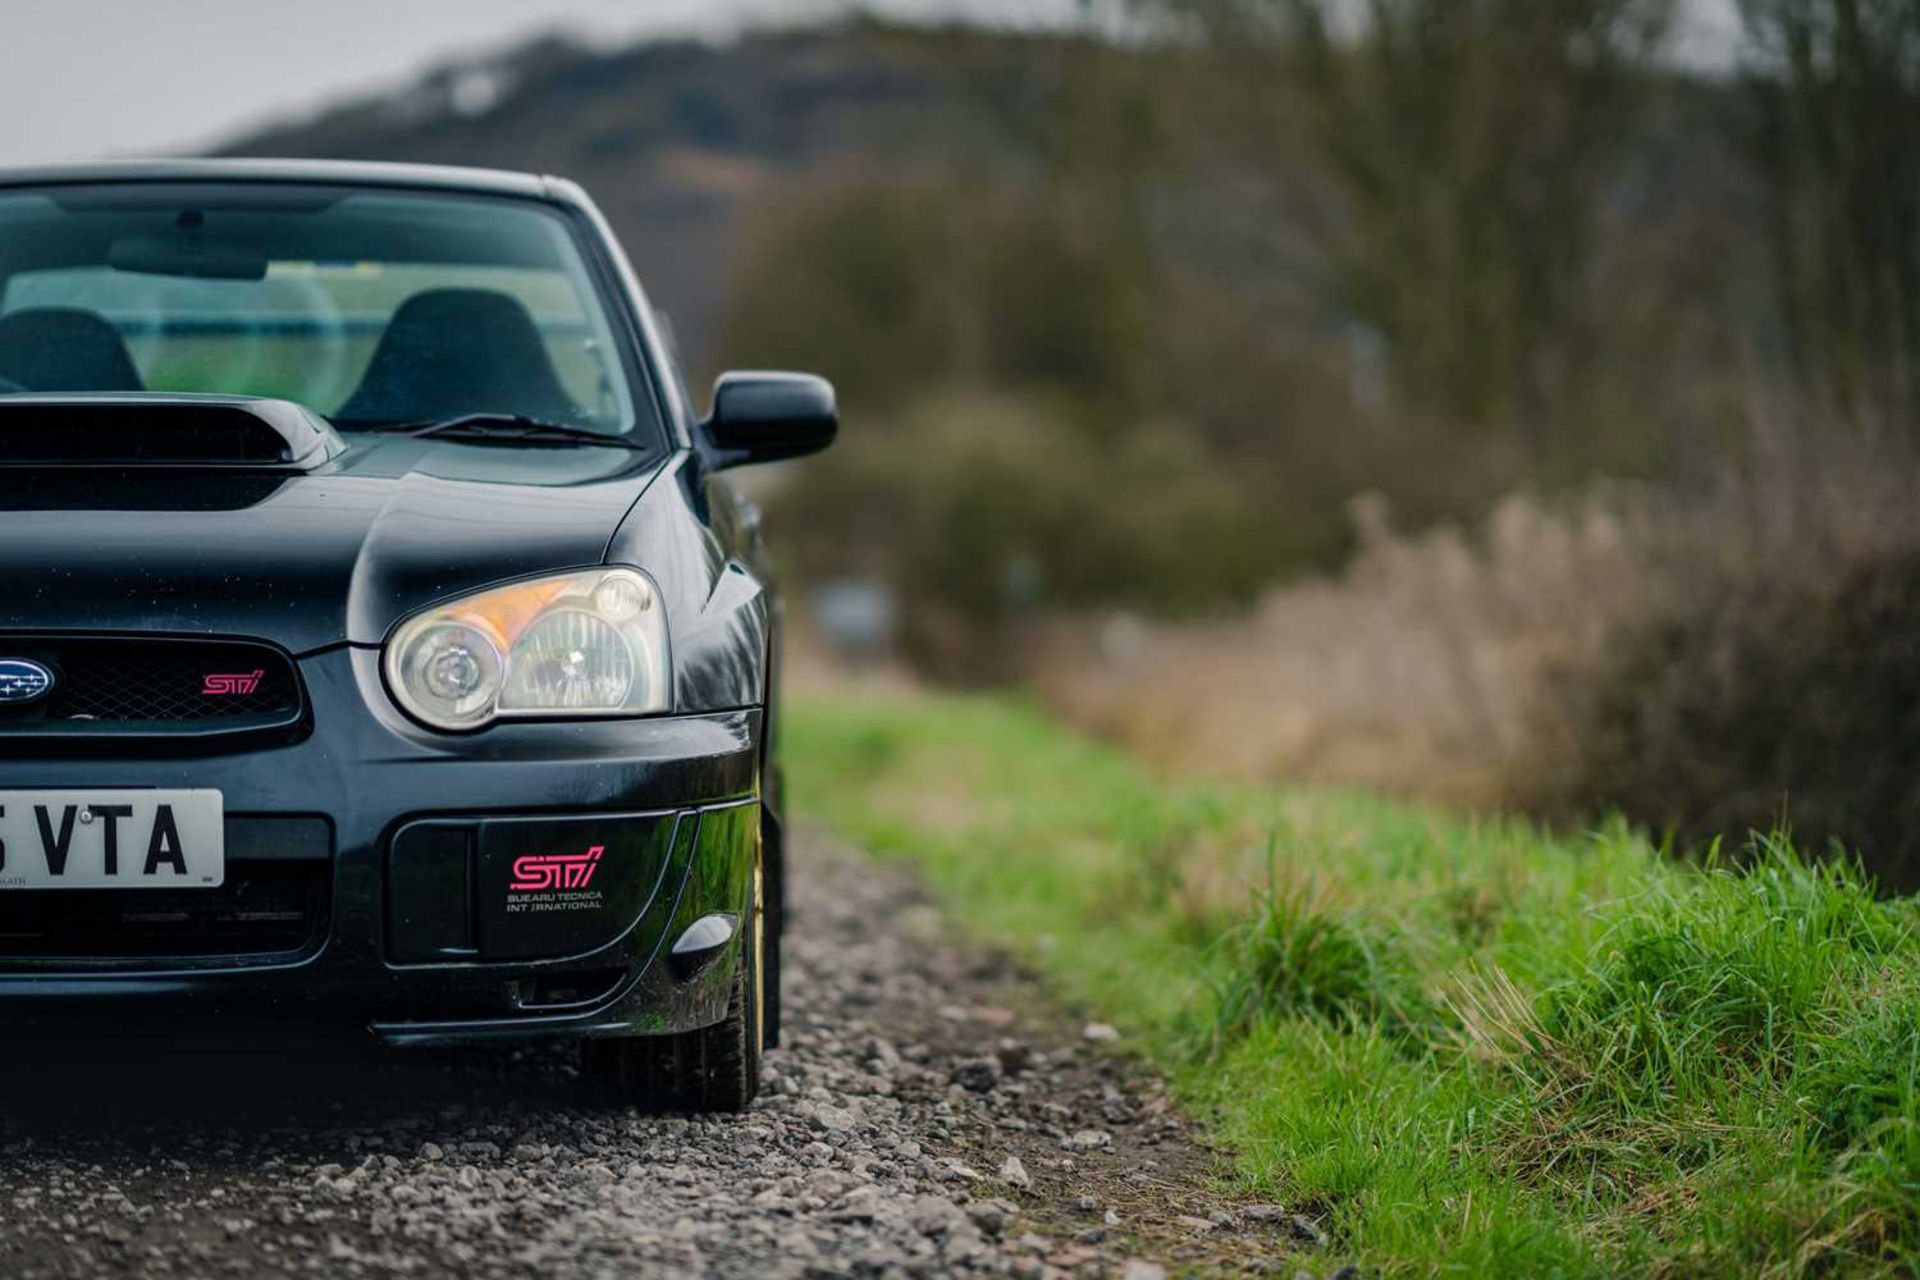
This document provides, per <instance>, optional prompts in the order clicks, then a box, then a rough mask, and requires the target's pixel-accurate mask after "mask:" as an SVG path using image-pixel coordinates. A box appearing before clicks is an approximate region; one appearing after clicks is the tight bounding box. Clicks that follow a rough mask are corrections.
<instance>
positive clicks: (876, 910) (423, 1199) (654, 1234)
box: [0, 832, 1317, 1280]
mask: <svg viewBox="0 0 1920 1280" xmlns="http://www.w3.org/2000/svg"><path fill="white" fill-rule="evenodd" d="M799 844H800V851H799V854H798V857H797V860H796V863H797V864H796V867H795V869H794V875H793V881H794V887H795V894H796V901H795V904H794V906H795V910H794V920H793V927H792V930H791V932H790V935H789V941H788V946H789V952H788V957H789V959H788V967H787V975H788V976H787V981H788V991H789V1001H788V1035H787V1044H786V1046H785V1047H784V1048H782V1049H780V1050H778V1051H776V1052H775V1053H774V1054H773V1055H772V1056H771V1057H770V1059H769V1063H768V1081H767V1089H766V1092H765V1095H764V1097H763V1099H762V1101H761V1102H760V1103H759V1104H758V1105H757V1106H756V1107H755V1108H754V1110H753V1112H752V1113H751V1114H749V1115H747V1116H744V1117H740V1118H729V1119H724V1120H706V1121H702V1120H687V1119H681V1118H673V1117H650V1116H645V1115H641V1114H639V1113H638V1112H635V1111H630V1110H628V1111H619V1110H607V1109H598V1110H596V1109H595V1108H593V1107H590V1106H585V1105H583V1104H582V1101H581V1098H580V1096H579V1094H578V1093H577V1091H576V1089H575V1082H574V1080H573V1077H572V1065H571V1061H570V1055H568V1054H567V1053H565V1052H563V1051H553V1050H540V1051H537V1052H521V1053H504V1052H493V1053H457V1054H432V1055H422V1054H395V1053H389V1052H384V1051H379V1050H374V1049H371V1048H368V1047H366V1046H364V1045H362V1044H361V1043H359V1042H358V1041H357V1040H355V1041H353V1042H351V1043H347V1042H342V1041H341V1040H339V1039H337V1038H336V1039H332V1040H311V1039H307V1040H303V1041H302V1042H300V1043H298V1044H291V1045H290V1044H289V1043H288V1042H287V1040H286V1039H285V1038H284V1037H281V1036H274V1037H268V1038H262V1039H261V1040H260V1041H258V1042H255V1041H239V1042H236V1041H234V1040H233V1039H232V1038H231V1036H229V1037H228V1038H227V1039H226V1040H224V1041H220V1042H208V1041H205V1040H197V1041H193V1042H186V1041H183V1040H182V1038H181V1037H180V1035H179V1034H178V1033H177V1032H175V1033H174V1034H171V1035H166V1036H160V1035H155V1034H152V1033H148V1034H145V1035H143V1036H142V1037H141V1038H140V1040H139V1041H138V1042H137V1043H136V1044H135V1045H134V1046H132V1047H129V1046H128V1045H127V1044H126V1043H125V1042H124V1041H122V1042H121V1043H120V1044H118V1045H117V1046H113V1047H108V1046H105V1045H103V1044H100V1043H98V1042H90V1041H87V1040H84V1039H76V1038H73V1037H67V1038H64V1039H62V1040H61V1041H60V1042H59V1043H57V1044H49V1043H46V1042H44V1041H41V1040H36V1041H34V1042H33V1043H29V1044H12V1043H7V1044H6V1045H5V1047H4V1051H3V1052H0V1276H7V1277H14V1278H17V1280H40V1278H43V1277H47V1278H50V1277H61V1278H66V1277H92V1276H102V1275H140V1276H152V1277H201V1276H245V1277H255V1276H277V1275H325V1276H366V1277H387V1276H423V1277H424V1276H441V1275H455V1276H475V1277H495V1276H515V1277H519V1276H538V1277H541V1278H542V1280H569V1278H571V1277H589V1276H590V1277H602V1276H605V1277H613V1276H633V1275H647V1276H740V1277H785V1276H793V1277H829V1276H860V1277H868V1276H873V1277H891V1276H939V1275H952V1274H958V1275H974V1274H980V1275H1013V1276H1031V1277H1053V1276H1068V1275H1102V1276H1104V1275H1119V1276H1125V1277H1128V1280H1151V1278H1152V1277H1156V1276H1159V1275H1162V1274H1179V1273H1182V1272H1186V1271H1190V1270H1199V1271H1202V1272H1208V1273H1213V1272H1220V1271H1228V1272H1237V1271H1257V1272H1259V1271H1273V1272H1276V1273H1278V1274H1281V1275H1285V1276H1289V1277H1291V1276H1294V1275H1296V1274H1297V1273H1299V1272H1300V1271H1302V1270H1305V1271H1307V1273H1308V1274H1313V1258H1312V1256H1311V1252H1310V1251H1311V1249H1312V1248H1313V1244H1314V1241H1315V1239H1316V1237H1317V1229H1316V1228H1315V1227H1314V1225H1313V1224H1312V1223H1311V1222H1309V1221H1307V1220H1306V1219H1304V1218H1299V1217H1295V1216H1293V1215H1290V1214H1288V1213H1286V1212H1285V1211H1283V1210H1282V1209H1280V1208H1279V1207H1277V1206H1272V1205H1237V1204H1232V1203H1229V1202H1228V1200H1227V1199H1226V1198H1225V1197H1224V1196H1223V1195H1222V1194H1221V1193H1220V1192H1219V1191H1218V1190H1217V1187H1216V1186H1215V1184H1214V1182H1213V1178H1214V1174H1215V1170H1214V1165H1213V1161H1212V1157H1211V1156H1209V1155H1207V1154H1206V1153H1204V1152H1202V1151H1200V1150H1199V1149H1197V1148H1196V1147H1195V1146H1194V1145H1193V1144H1192V1143H1191V1141H1190V1140H1189V1139H1188V1137H1187V1135H1186V1131H1185V1127H1184V1125H1183V1122H1182V1121H1181V1119H1180V1117H1179V1116H1178V1114H1177V1113H1176V1112H1175V1111H1174V1109H1173V1108H1172V1107H1171V1106H1170V1105H1169V1103H1168V1101H1167V1099H1166V1096H1165V1094H1164V1093H1163V1091H1162V1089H1161V1087H1160V1086H1159V1084H1158V1082H1157V1081H1155V1080H1154V1079H1153V1078H1152V1077H1151V1075H1150V1074H1148V1073H1147V1072H1146V1071H1145V1070H1144V1069H1143V1068H1142V1067H1140V1066H1139V1065H1138V1064H1136V1063H1134V1062H1132V1061H1131V1060H1129V1059H1127V1058H1126V1057H1124V1056H1123V1055H1122V1054H1120V1053H1118V1052H1116V1050H1117V1049H1121V1048H1124V1046H1117V1045H1115V1044H1113V1043H1111V1042H1110V1040H1109V1037H1108V1036H1107V1035H1106V1034H1105V1029H1104V1028H1098V1027H1095V1028H1084V1027H1083V1026H1082V1024H1080V1023H1078V1022H1071V1021H1069V1020H1067V1019H1066V1017H1065V1015H1063V1014H1061V1013H1060V1012H1058V1011H1057V1010H1054V1009H1052V1008H1050V1007H1049V1006H1048V1005H1047V1004H1046V1003H1045V1002H1044V1001H1043V1000H1041V999H1040V998H1039V996H1038V994H1037V993H1036V992H1035V990H1034V988H1033V984H1032V983H1031V982H1030V981H1028V980H1026V979H1025V978H1023V976H1022V975H1021V974H1019V973H1018V972H1017V971H1016V970H1014V969H1013V968H1012V967H1011V966H1009V965H1008V964H1006V963H1005V962H1004V960H1002V959H1000V958H997V957H995V956H992V955H988V954H983V953H982V952H980V951H979V950H978V949H975V948H969V947H966V946H963V945H960V944H958V943H956V941H955V940H954V938H953V936H952V935H951V933H950V932H949V931H948V929H947V927H946V926H945V924H944V923H943V921H942V919H941V917H940V916H939V914H938V913H937V912H936V911H935V910H934V909H933V908H932V907H931V906H929V905H928V904H927V902H926V900H925V899H924V897H923V896H922V895H921V894H920V892H919V891H918V890H917V888H916V886H915V882H914V880H913V878H912V876H911V875H910V874H909V873H908V872H906V871H904V870H902V869H900V868H895V867H890V866H879V867H877V866H875V865H874V864H873V863H871V862H868V861H867V860H866V859H865V858H863V857H862V856H861V855H859V854H858V853H856V852H854V851H851V850H849V849H846V848H845V847H843V846H840V845H838V844H836V843H835V842H834V841H833V840H831V839H830V838H828V837H826V836H824V835H823V834H821V833H819V832H807V833H805V834H804V836H803V838H802V840H801V841H800V842H799ZM1089 1033H1091V1034H1089ZM1302 1250H1307V1251H1308V1252H1306V1253H1302V1252H1301V1251H1302ZM1303 1264H1304V1265H1303Z"/></svg>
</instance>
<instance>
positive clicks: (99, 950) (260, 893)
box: [0, 860, 332, 966]
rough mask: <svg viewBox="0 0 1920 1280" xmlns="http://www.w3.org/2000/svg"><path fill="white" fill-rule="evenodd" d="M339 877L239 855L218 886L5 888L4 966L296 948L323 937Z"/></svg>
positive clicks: (262, 953)
mask: <svg viewBox="0 0 1920 1280" xmlns="http://www.w3.org/2000/svg"><path fill="white" fill-rule="evenodd" d="M331 879H332V866H331V864H330V863H327V862H291V861H277V860H276V861H242V860H234V861H230V862H228V864H227V872H226V883H225V884H223V885H221V886H220V887H219V888H218V889H91V890H90V889H56V890H49V891H38V890H33V891H29V890H10V891H7V892H0V966H3V965H4V963H5V962H6V961H8V960H122V959H135V958H137V959H139V960H140V961H142V962H143V963H153V962H164V961H166V960H169V959H192V958H198V957H208V956H223V957H236V958H238V957H248V958H270V957H278V956H290V955H295V954H298V953H300V952H303V951H306V950H308V949H310V948H311V947H313V946H315V945H317V943H318V942H319V940H320V939H321V937H322V936H323V933H324V930H325V927H326V918H327V902H328V896H329V886H330V883H331Z"/></svg>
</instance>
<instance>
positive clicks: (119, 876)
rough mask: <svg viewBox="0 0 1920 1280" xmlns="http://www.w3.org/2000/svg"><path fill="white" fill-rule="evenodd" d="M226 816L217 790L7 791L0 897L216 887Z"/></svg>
mask: <svg viewBox="0 0 1920 1280" xmlns="http://www.w3.org/2000/svg"><path fill="white" fill-rule="evenodd" d="M224 818H225V815H224V813H223V807H222V804H221V798H220V793H219V792H218V791H0V892H4V891H6V890H9V889H213V888H217V887H218V886H219V885H220V883H221V882H222V881H223V880H225V879H226V874H227V848H226V823H225V820H224Z"/></svg>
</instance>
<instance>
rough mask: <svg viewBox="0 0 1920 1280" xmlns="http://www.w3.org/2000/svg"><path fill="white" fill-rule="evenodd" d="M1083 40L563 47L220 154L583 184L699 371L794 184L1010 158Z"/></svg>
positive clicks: (885, 30) (948, 34) (444, 77)
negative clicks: (1022, 111) (986, 153)
mask: <svg viewBox="0 0 1920 1280" xmlns="http://www.w3.org/2000/svg"><path fill="white" fill-rule="evenodd" d="M1066 43H1067V42H1065V41H1063V40H1060V39H1057V38H1047V37H1032V36H1026V37H1019V36H996V35H992V34H988V33H983V32H973V31H937V30H926V29H919V28H902V27H891V26H883V25H879V24H875V23H870V22H854V23H849V24H845V25H841V26H834V27H827V28H817V29H808V30H800V31H788V32H778V33H764V34H758V35H749V36H745V37H743V38H741V39H740V40H738V41H736V42H734V43H732V44H729V45H724V46H715V45H709V44H704V43H700V42H695V41H665V42H650V43H644V44H640V45H636V46H633V47H630V48H626V49H621V50H615V51H611V52H606V51H600V50H594V49H589V48H585V47H582V46H580V45H577V44H574V43H571V42H569V41H567V40H565V39H562V38H557V37H551V38H547V39H543V40H540V41H536V42H534V43H532V44H529V45H525V46H521V47H519V48H515V49H512V50H509V51H506V52H504V53H501V54H498V55H495V56H492V57H490V58H487V59H484V60H480V61H466V62H460V63H454V64H448V65H444V66H440V67H436V68H434V69H432V70H430V71H428V72H426V73H425V74H423V75H422V77H421V78H420V79H419V80H418V81H417V82H416V83H415V84H414V85H413V86H412V87H411V88H409V89H407V90H405V91H403V92H401V93H398V94H391V95H381V96H375V97H367V98H363V99H356V100H352V101H348V102H344V103H341V104H340V105H338V106H336V107H334V108H332V109H329V110H327V111H325V112H324V113H322V114H320V115H318V116H316V117H314V118H312V119H309V120H304V121H299V122H292V123H286V124H278V125H273V126H270V127H267V128H265V129H263V130H261V131H259V132H256V133H252V134H249V135H247V136H244V137H241V138H238V139H236V140H234V141H233V142H231V143H229V144H227V145H226V146H224V147H222V148H221V149H220V154H223V155H233V156H286V157H298V158H341V159H364V160H404V161H414V162H425V163H439V164H466V165H483V166H494V167H500V168H508V169H525V170H534V171H540V172H548V173H556V174H562V175H565V176H567V177H570V178H574V179H576V180H578V181H579V182H581V183H583V184H585V185H586V186H587V187H588V188H589V189H590V190H591V191H592V192H593V193H594V196H595V198H596V199H597V200H598V201H599V202H600V204H601V206H602V207H603V208H604V209H605V210H606V212H607V215H608V217H609V218H611V219H612V221H613V223H614V225H615V227H616V229H617V230H618V231H619V233H620V235H621V238H622V240H623V241H624V242H625V244H626V245H627V248H628V250H629V252H630V253H631V254H632V256H633V258H634V261H635V265H636V267H637V268H638V269H639V271H640V273H641V276H642V278H643V279H644V280H645V281H646V282H647V286H648V288H649V290H650V291H651V292H652V294H653V297H654V299H655V301H656V303H658V304H659V305H661V306H662V307H664V308H665V309H666V311H667V312H668V313H669V314H670V315H671V316H672V318H673V324H674V329H675V332H676V334H677V336H678V339H679V341H680V344H681V346H682V347H683V349H684V351H685V354H686V356H687V359H688V363H689V365H690V366H691V368H692V369H694V370H696V371H699V370H705V369H709V368H710V367H711V365H712V363H713V361H714V360H715V359H716V358H717V351H716V343H717V340H718V333H717V326H718V321H719V313H720V309H721V306H722V304H723V302H724V301H725V299H726V297H727V295H728V290H729V288H730V286H731V284H732V280H733V270H734V266H735V263H736V260H737V257H738V254H739V251H740V248H741V246H742V243H743V237H745V236H746V235H748V234H750V231H751V229H752V226H753V222H754V211H755V210H756V209H757V208H761V207H766V208H772V207H775V206H776V205H777V202H778V201H779V199H780V192H781V190H782V188H783V187H789V186H791V185H792V184H801V183H812V182H819V181H824V180H827V179H829V178H831V177H832V176H834V175H836V174H843V173H846V172H849V171H853V170H857V169H859V168H861V167H865V166H886V167H889V168H894V169H897V168H899V167H901V166H906V165H910V164H911V163H912V162H913V160H914V158H915V157H916V156H924V155H928V154H935V153H937V154H940V155H944V156H951V155H952V154H953V153H954V151H955V149H956V148H962V147H970V146H988V145H994V144H995V143H996V142H1003V141H1004V134H1005V130H1004V128H1003V127H1002V122H1000V121H996V120H994V119H992V118H990V117H989V115H988V114H987V110H986V109H985V108H983V105H982V104H983V103H988V102H1004V103H1008V104H1009V105H1008V108H1007V109H1008V110H1009V111H1011V112H1015V113H1017V111H1018V105H1017V93H1015V94H1012V95H1010V94H1009V93H1008V92H1006V91H1005V90H1017V89H1018V87H1019V86H1020V85H1022V84H1030V83H1031V80H1030V78H1029V76H1028V74H1027V72H1028V71H1030V70H1031V69H1033V67H1034V66H1035V65H1036V64H1037V63H1038V62H1040V61H1041V60H1043V59H1044V57H1045V56H1046V53H1047V52H1048V50H1049V49H1054V50H1057V49H1059V48H1060V47H1063V46H1065V45H1066ZM995 80H999V81H1003V82H1004V84H1003V85H999V86H996V85H994V84H993V83H992V82H993V81H995ZM983 88H985V89H987V90H988V92H986V93H982V92H981V91H980V90H981V89H983Z"/></svg>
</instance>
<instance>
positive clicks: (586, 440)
mask: <svg viewBox="0 0 1920 1280" xmlns="http://www.w3.org/2000/svg"><path fill="white" fill-rule="evenodd" d="M344 429H345V430H347V431H368V432H377V433H381V434H386V435H403V436H412V437H414V438H415V439H427V438H432V439H448V440H468V441H474V442H476V443H479V442H486V441H499V442H500V443H502V444H534V445H538V444H594V445H602V446H604V447H606V448H610V449H638V450H643V451H644V450H645V449H646V447H647V446H646V445H644V444H641V443H640V442H639V441H637V440H630V439H628V438H627V437H626V436H614V435H607V434H605V433H604V432H600V431H590V430H588V429H587V428H585V427H575V426H569V425H568V424H567V423H564V422H547V421H544V420H542V419H540V418H529V417H527V416H526V415H524V414H518V413H463V414H461V415H460V416H459V417H457V418H439V419H431V420H428V421H425V422H382V423H377V424H371V425H368V426H365V427H355V426H352V425H347V426H345V427H344Z"/></svg>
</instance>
